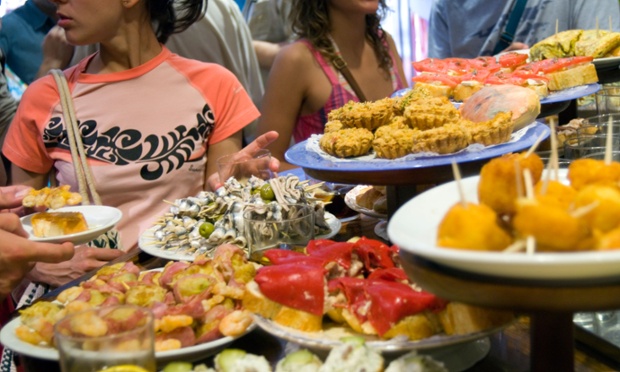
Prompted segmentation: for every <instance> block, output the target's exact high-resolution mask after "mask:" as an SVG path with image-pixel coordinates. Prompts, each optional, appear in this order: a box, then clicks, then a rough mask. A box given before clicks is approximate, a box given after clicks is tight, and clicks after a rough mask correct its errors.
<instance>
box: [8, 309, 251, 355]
mask: <svg viewBox="0 0 620 372" xmlns="http://www.w3.org/2000/svg"><path fill="white" fill-rule="evenodd" d="M20 325H21V319H20V318H19V317H17V318H15V319H13V320H11V321H10V322H9V323H8V324H7V325H5V326H4V327H3V328H2V330H1V331H0V342H1V343H2V344H3V345H4V346H6V347H7V348H9V349H11V350H13V351H14V352H16V353H18V354H21V355H26V356H29V357H33V358H38V359H44V360H58V350H56V349H55V348H52V347H48V346H36V345H32V344H29V343H27V342H24V341H22V340H20V339H19V338H17V336H15V329H17V327H19V326H20ZM254 328H256V324H252V325H251V326H250V327H248V329H247V331H246V332H245V333H244V335H245V334H247V333H249V332H251V331H252V330H253V329H254ZM239 337H242V336H239ZM235 339H236V338H233V337H222V338H218V339H217V340H214V341H211V342H206V343H204V344H199V345H194V346H190V347H185V348H182V349H177V350H168V351H159V352H156V353H155V358H156V359H157V362H158V363H167V362H171V361H175V360H177V361H178V360H185V361H189V362H192V361H196V360H199V359H203V358H205V357H207V356H209V355H212V354H215V353H217V352H218V351H220V350H221V349H222V348H224V347H225V346H226V345H228V344H230V343H231V342H233V341H234V340H235Z"/></svg>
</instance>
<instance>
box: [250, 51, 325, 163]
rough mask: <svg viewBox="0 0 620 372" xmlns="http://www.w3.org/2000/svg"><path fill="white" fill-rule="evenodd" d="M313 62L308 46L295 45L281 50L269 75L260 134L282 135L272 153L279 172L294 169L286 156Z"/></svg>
mask: <svg viewBox="0 0 620 372" xmlns="http://www.w3.org/2000/svg"><path fill="white" fill-rule="evenodd" d="M308 59H310V60H308ZM312 61H313V59H312V55H311V54H310V52H309V51H308V48H306V46H305V45H303V44H301V43H293V44H290V45H288V46H286V47H284V48H282V49H281V51H280V52H279V53H278V55H277V56H276V59H275V61H274V63H273V67H272V68H271V72H270V74H269V79H268V81H267V86H266V89H265V96H264V97H263V103H262V105H261V111H262V115H261V118H260V120H259V122H258V128H257V134H258V135H261V134H263V133H267V132H269V131H272V130H274V131H276V132H278V133H279V137H278V139H277V140H275V141H274V142H273V143H272V144H271V145H270V146H269V150H270V151H271V155H272V156H274V157H276V158H277V159H278V160H279V161H280V170H285V169H290V168H293V167H294V166H293V165H292V164H289V163H287V162H285V160H284V153H285V152H286V150H287V149H288V148H289V146H290V144H291V136H292V134H293V129H294V128H295V124H296V123H297V118H298V117H299V115H300V114H301V113H302V106H303V104H304V101H306V99H307V83H306V82H307V79H308V78H307V73H308V71H309V70H310V69H312V68H313V66H312V65H311V64H312Z"/></svg>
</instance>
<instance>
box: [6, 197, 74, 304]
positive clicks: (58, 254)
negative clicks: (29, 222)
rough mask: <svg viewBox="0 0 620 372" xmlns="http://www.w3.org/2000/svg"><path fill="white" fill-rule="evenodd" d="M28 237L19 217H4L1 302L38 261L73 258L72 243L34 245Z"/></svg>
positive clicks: (52, 261)
mask: <svg viewBox="0 0 620 372" xmlns="http://www.w3.org/2000/svg"><path fill="white" fill-rule="evenodd" d="M5 189H6V188H5ZM5 189H3V190H5ZM27 237H28V233H26V231H24V229H23V228H22V225H21V222H20V221H19V217H18V216H16V215H15V214H12V213H1V214H0V273H2V275H0V300H1V299H4V298H5V297H6V296H7V295H8V294H9V293H11V291H12V290H13V288H14V287H15V286H16V285H17V284H19V282H21V280H22V279H23V278H24V276H26V274H28V272H30V270H31V269H32V266H33V265H34V263H35V262H37V261H41V262H51V263H54V262H62V261H65V260H68V259H70V258H71V257H72V256H73V253H74V249H73V244H71V243H63V244H52V243H42V242H34V241H31V240H28V239H27ZM47 265H50V264H47Z"/></svg>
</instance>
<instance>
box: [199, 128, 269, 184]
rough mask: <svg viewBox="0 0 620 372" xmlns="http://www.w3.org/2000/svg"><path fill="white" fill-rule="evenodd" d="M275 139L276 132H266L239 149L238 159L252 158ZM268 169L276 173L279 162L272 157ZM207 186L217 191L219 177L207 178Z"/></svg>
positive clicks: (215, 174)
mask: <svg viewBox="0 0 620 372" xmlns="http://www.w3.org/2000/svg"><path fill="white" fill-rule="evenodd" d="M277 138H278V132H276V131H270V132H267V133H265V134H263V135H260V136H258V137H257V138H256V139H255V140H254V141H252V143H250V144H248V145H247V146H246V147H244V148H243V149H241V150H240V151H239V152H238V153H237V154H238V155H239V158H240V159H243V158H244V157H253V156H254V155H255V154H256V153H257V152H258V151H259V150H262V149H264V148H266V147H267V146H269V144H270V143H272V142H273V141H275V140H276V139H277ZM269 168H270V169H271V171H272V172H273V173H277V172H278V169H279V168H280V161H279V160H278V159H277V158H275V157H273V156H272V157H271V162H270V163H269ZM207 186H208V187H209V189H210V190H217V189H218V188H220V187H221V186H222V181H221V180H220V176H219V174H218V173H217V172H215V173H213V174H212V175H211V176H209V178H208V179H207Z"/></svg>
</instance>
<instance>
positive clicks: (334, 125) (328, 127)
mask: <svg viewBox="0 0 620 372" xmlns="http://www.w3.org/2000/svg"><path fill="white" fill-rule="evenodd" d="M341 129H345V128H344V125H343V124H342V122H341V121H340V120H332V121H328V122H327V123H325V129H323V132H324V133H329V132H336V131H339V130H341Z"/></svg>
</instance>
